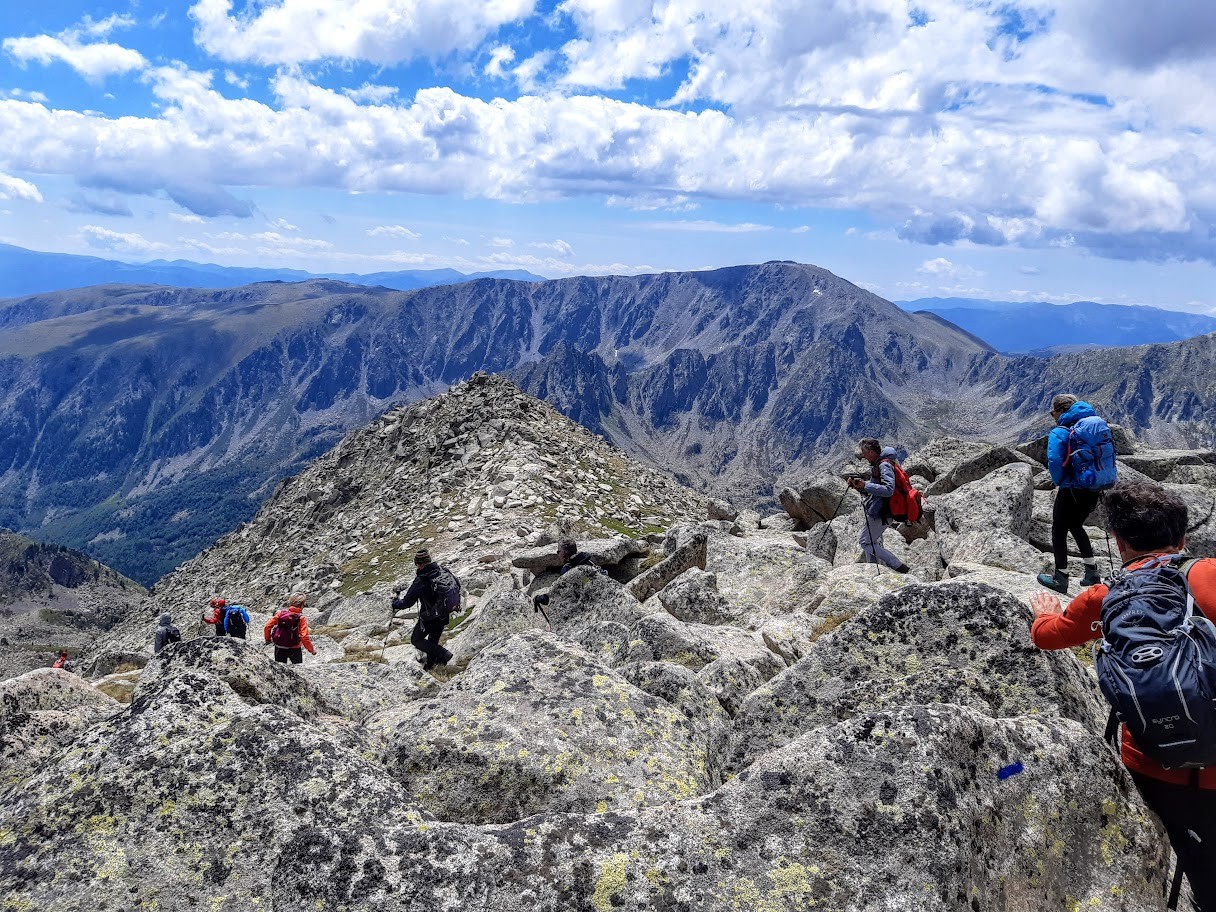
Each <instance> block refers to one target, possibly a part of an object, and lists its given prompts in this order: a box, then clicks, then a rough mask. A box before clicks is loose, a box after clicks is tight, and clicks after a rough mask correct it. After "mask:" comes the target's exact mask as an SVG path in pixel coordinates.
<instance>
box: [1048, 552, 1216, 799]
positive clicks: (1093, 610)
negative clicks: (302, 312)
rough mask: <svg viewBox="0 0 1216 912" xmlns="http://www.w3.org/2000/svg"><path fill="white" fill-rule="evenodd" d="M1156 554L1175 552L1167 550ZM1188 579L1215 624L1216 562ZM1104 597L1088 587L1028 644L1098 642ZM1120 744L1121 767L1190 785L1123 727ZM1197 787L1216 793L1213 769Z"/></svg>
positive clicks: (1203, 564)
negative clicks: (1213, 790)
mask: <svg viewBox="0 0 1216 912" xmlns="http://www.w3.org/2000/svg"><path fill="white" fill-rule="evenodd" d="M1159 553H1161V554H1173V553H1175V552H1174V551H1173V550H1172V549H1169V550H1164V551H1161V552H1159ZM1151 557H1152V555H1145V556H1144V557H1141V558H1138V559H1137V560H1135V561H1133V562H1132V563H1131V564H1129V565H1128V569H1129V570H1132V569H1135V568H1136V567H1139V566H1141V565H1142V564H1144V563H1146V562H1147V561H1148V560H1149V559H1150V558H1151ZM1187 579H1188V580H1189V582H1190V584H1191V593H1192V594H1193V595H1194V596H1195V604H1196V605H1198V606H1199V609H1200V610H1201V611H1202V612H1203V613H1204V614H1205V615H1207V617H1208V618H1210V619H1211V620H1212V621H1214V622H1216V559H1210V558H1209V559H1207V560H1201V561H1199V562H1198V563H1197V564H1195V565H1194V566H1193V567H1192V568H1191V572H1190V574H1189V575H1188V576H1187ZM1106 593H1107V588H1106V585H1105V584H1104V583H1099V584H1098V585H1097V586H1090V587H1089V588H1088V589H1086V590H1085V591H1084V592H1082V593H1081V594H1080V595H1078V596H1077V597H1076V598H1075V599H1073V600H1072V601H1071V602H1069V603H1068V607H1067V608H1065V609H1064V613H1063V614H1045V615H1043V616H1041V617H1038V618H1035V621H1034V623H1033V624H1032V625H1031V627H1030V638H1031V640H1033V641H1034V644H1035V645H1036V646H1038V647H1039V648H1040V649H1067V648H1068V647H1070V646H1080V645H1082V644H1083V643H1088V642H1090V641H1091V640H1097V639H1101V637H1102V622H1101V613H1102V600H1103V599H1104V598H1106ZM1120 742H1121V744H1122V756H1123V764H1124V765H1125V766H1126V767H1127V768H1128V769H1130V770H1134V771H1135V772H1137V773H1142V774H1143V775H1145V776H1151V777H1153V778H1154V779H1160V780H1162V781H1164V782H1172V783H1174V784H1176V785H1190V784H1191V776H1192V773H1191V770H1185V769H1183V770H1174V769H1166V768H1165V767H1164V766H1162V765H1161V764H1160V763H1158V762H1157V761H1156V760H1154V759H1153V758H1152V757H1149V756H1148V755H1147V754H1145V753H1143V752H1142V751H1141V750H1140V748H1139V747H1137V746H1136V742H1135V740H1134V739H1133V738H1132V736H1131V732H1129V731H1128V730H1127V726H1124V727H1123V737H1122V738H1121V739H1120ZM1199 787H1200V788H1205V789H1216V766H1208V767H1205V768H1204V769H1202V770H1200V771H1199Z"/></svg>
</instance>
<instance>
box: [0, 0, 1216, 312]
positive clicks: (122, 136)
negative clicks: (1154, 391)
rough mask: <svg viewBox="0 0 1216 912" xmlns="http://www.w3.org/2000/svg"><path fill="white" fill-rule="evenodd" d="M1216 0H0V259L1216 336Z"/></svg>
mask: <svg viewBox="0 0 1216 912" xmlns="http://www.w3.org/2000/svg"><path fill="white" fill-rule="evenodd" d="M1214 45H1216V4H1212V3H1210V2H1209V0H1173V2H1171V3H1170V4H1164V5H1157V4H1145V3H1143V2H1141V0H1056V2H1046V0H1044V2H1034V0H1001V2H980V0H925V2H919V0H918V2H915V3H909V2H907V0H714V2H710V0H665V2H661V3H655V2H649V0H560V2H553V0H543V2H542V0H483V2H469V0H194V2H188V0H178V2H173V3H164V2H161V3H157V2H149V0H132V2H128V0H115V2H111V3H106V4H98V3H88V2H69V0H42V2H37V3H34V2H27V0H9V2H7V3H5V4H3V5H0V242H5V243H12V244H17V245H20V246H24V247H29V248H33V249H38V250H54V251H61V252H68V253H87V254H92V255H97V256H105V257H111V258H116V259H124V260H130V261H139V260H148V259H159V258H165V259H176V258H182V259H190V260H196V261H205V262H217V263H224V264H229V265H274V266H289V267H296V268H303V269H311V270H314V271H343V272H377V271H383V270H391V269H416V268H434V267H446V266H450V267H453V268H456V269H460V270H462V271H466V272H468V271H477V270H484V269H494V268H522V269H527V270H530V271H532V272H535V273H539V274H542V275H547V276H562V275H574V274H603V273H615V272H629V273H633V272H649V271H656V270H668V269H700V268H707V267H715V266H725V265H733V264H736V263H747V262H762V261H764V260H769V259H792V260H798V261H801V262H809V263H815V264H817V265H819V266H823V267H826V268H828V269H831V270H832V271H833V272H835V273H837V274H838V275H841V276H843V277H845V278H847V279H850V280H851V281H854V282H856V283H858V284H860V285H864V286H866V287H868V288H871V289H873V290H874V291H876V292H878V293H879V294H882V295H884V296H885V297H888V298H892V299H905V298H915V297H923V296H930V295H956V296H973V297H990V298H999V299H1009V300H1017V299H1028V298H1034V299H1045V300H1054V301H1059V302H1064V301H1069V300H1077V299H1092V300H1099V301H1109V302H1116V303H1146V304H1154V305H1157V306H1163V307H1170V308H1179V309H1189V310H1197V311H1203V312H1209V313H1216V294H1213V292H1212V289H1213V287H1216V284H1214V283H1213V278H1214V277H1216V275H1214V272H1213V264H1214V263H1216V230H1214V226H1216V182H1214V180H1213V177H1212V175H1213V174H1216V147H1214V146H1213V143H1212V131H1213V130H1214V129H1216V103H1214V102H1216V54H1214V53H1213V50H1214V49H1216V48H1214Z"/></svg>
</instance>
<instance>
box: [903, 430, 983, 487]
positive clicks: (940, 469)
mask: <svg viewBox="0 0 1216 912" xmlns="http://www.w3.org/2000/svg"><path fill="white" fill-rule="evenodd" d="M988 449H990V446H989V444H986V443H983V442H981V441H978V440H959V439H958V438H956V437H937V438H934V439H933V440H930V441H929V442H928V443H926V444H925V445H924V446H922V447H921V448H920V449H918V450H917V451H916V452H915V453H912V454H911V455H909V456H908V458H907V459H905V460H904V462H903V468H904V471H905V472H907V473H908V475H909V476H911V475H919V476H920V477H922V478H925V479H927V480H928V481H929V482H930V483H932V482H935V481H937V480H938V479H939V478H945V477H946V476H947V475H949V474H950V472H951V471H952V470H953V469H954V468H955V467H956V466H958V465H961V464H963V463H965V462H968V461H970V460H973V459H978V458H980V457H981V456H983V454H984V453H985V452H986V451H987V450H988Z"/></svg>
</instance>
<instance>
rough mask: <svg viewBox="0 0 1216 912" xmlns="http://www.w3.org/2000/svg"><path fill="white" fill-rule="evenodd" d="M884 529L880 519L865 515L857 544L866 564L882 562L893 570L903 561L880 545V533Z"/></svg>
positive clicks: (900, 565) (901, 564)
mask: <svg viewBox="0 0 1216 912" xmlns="http://www.w3.org/2000/svg"><path fill="white" fill-rule="evenodd" d="M885 531H886V527H885V526H884V525H883V522H882V520H881V519H875V518H874V517H873V516H867V517H866V521H865V523H863V524H862V527H861V538H860V539H859V540H858V544H860V545H861V553H862V554H863V555H865V559H866V560H865V562H866V563H867V564H877V563H882V564H883V565H885V566H887V567H890V568H891V569H892V570H894V569H895V568H896V567H902V566H903V563H904V562H903V561H901V560H900V559H899V558H898V557H896V556H895V555H894V554H892V553H891V552H890V551H888V550H887V549H886V548H884V547H883V546H882V534H883V532H885Z"/></svg>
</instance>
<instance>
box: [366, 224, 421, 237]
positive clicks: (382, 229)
mask: <svg viewBox="0 0 1216 912" xmlns="http://www.w3.org/2000/svg"><path fill="white" fill-rule="evenodd" d="M367 236H368V237H395V238H406V239H407V240H411V241H416V240H418V239H419V238H420V237H422V235H420V234H419V233H418V232H417V231H411V230H410V229H409V228H406V227H405V226H404V225H377V226H376V227H375V228H369V229H368V230H367Z"/></svg>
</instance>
